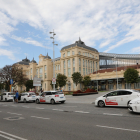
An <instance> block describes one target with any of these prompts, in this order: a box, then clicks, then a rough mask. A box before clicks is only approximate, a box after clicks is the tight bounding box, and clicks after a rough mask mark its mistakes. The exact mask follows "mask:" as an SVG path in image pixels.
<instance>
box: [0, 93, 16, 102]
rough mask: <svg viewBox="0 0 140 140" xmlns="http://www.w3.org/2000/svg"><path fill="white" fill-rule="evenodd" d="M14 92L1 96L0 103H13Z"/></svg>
mask: <svg viewBox="0 0 140 140" xmlns="http://www.w3.org/2000/svg"><path fill="white" fill-rule="evenodd" d="M13 96H14V93H13V92H4V93H2V94H1V95H0V101H13Z"/></svg>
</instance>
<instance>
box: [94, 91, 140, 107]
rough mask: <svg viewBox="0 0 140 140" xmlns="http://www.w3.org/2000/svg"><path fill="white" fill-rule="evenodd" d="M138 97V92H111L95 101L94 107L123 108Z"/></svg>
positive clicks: (139, 94)
mask: <svg viewBox="0 0 140 140" xmlns="http://www.w3.org/2000/svg"><path fill="white" fill-rule="evenodd" d="M139 96H140V92H139V91H137V90H131V89H120V90H115V91H111V92H109V93H107V94H105V95H103V96H100V97H98V98H97V99H96V100H95V105H96V106H99V107H104V106H124V107H128V105H129V102H130V101H131V100H133V99H135V98H137V97H139Z"/></svg>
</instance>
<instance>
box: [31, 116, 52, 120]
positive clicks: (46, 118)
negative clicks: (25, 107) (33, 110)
mask: <svg viewBox="0 0 140 140" xmlns="http://www.w3.org/2000/svg"><path fill="white" fill-rule="evenodd" d="M31 117H33V118H38V119H47V120H49V119H50V118H43V117H37V116H31Z"/></svg>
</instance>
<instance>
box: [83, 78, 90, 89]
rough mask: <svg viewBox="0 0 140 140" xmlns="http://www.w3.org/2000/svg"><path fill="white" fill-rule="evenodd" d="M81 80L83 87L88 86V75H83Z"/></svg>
mask: <svg viewBox="0 0 140 140" xmlns="http://www.w3.org/2000/svg"><path fill="white" fill-rule="evenodd" d="M82 82H83V85H84V86H85V87H86V86H88V85H89V84H90V82H91V78H90V76H85V77H84V79H83V81H82Z"/></svg>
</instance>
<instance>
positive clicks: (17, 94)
mask: <svg viewBox="0 0 140 140" xmlns="http://www.w3.org/2000/svg"><path fill="white" fill-rule="evenodd" d="M18 96H19V93H18V91H17V92H16V99H15V101H16V102H17V103H18Z"/></svg>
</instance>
